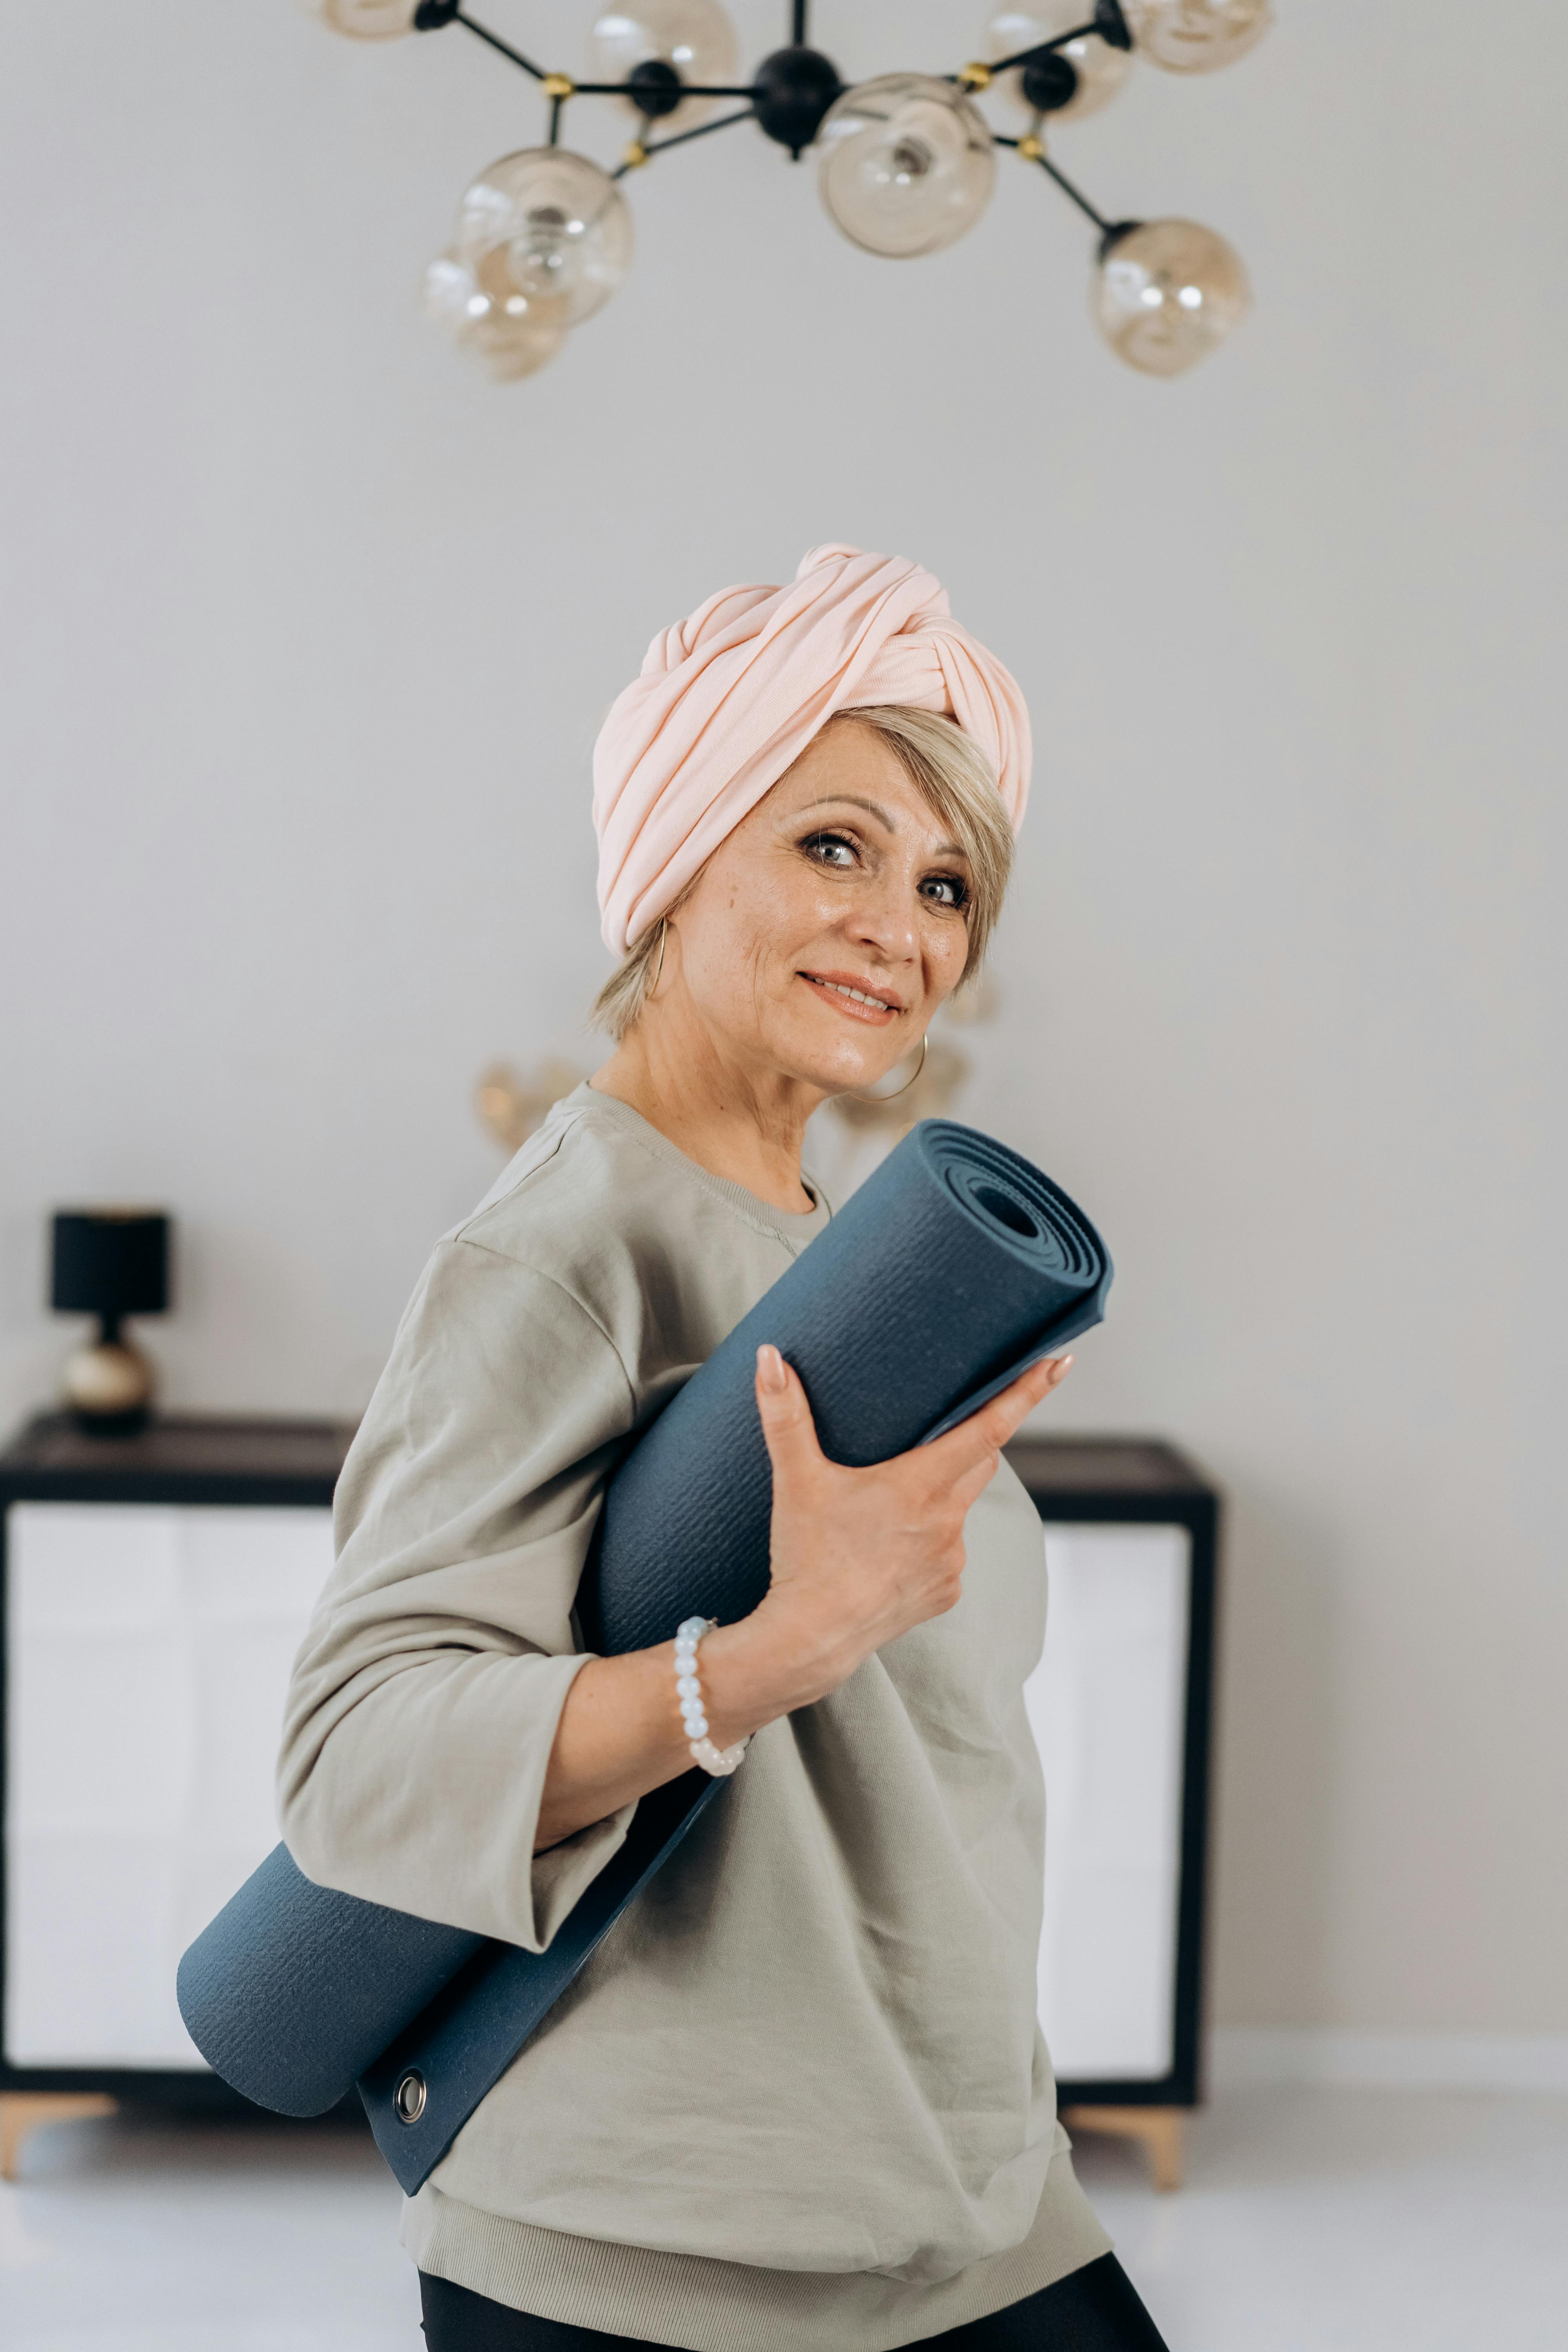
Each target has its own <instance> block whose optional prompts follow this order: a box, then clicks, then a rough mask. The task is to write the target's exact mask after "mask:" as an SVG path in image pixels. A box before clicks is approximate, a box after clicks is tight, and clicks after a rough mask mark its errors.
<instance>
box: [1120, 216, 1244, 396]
mask: <svg viewBox="0 0 1568 2352" xmlns="http://www.w3.org/2000/svg"><path fill="white" fill-rule="evenodd" d="M1091 299H1092V305H1093V310H1094V315H1095V320H1096V322H1097V324H1098V325H1099V328H1100V332H1101V334H1102V335H1103V336H1104V337H1105V340H1106V341H1107V342H1108V343H1109V344H1110V348H1111V350H1112V351H1113V352H1115V353H1116V355H1117V357H1118V359H1123V360H1125V361H1126V362H1127V364H1128V366H1129V367H1135V368H1138V369H1140V370H1141V371H1142V373H1143V374H1144V375H1181V374H1182V373H1184V371H1185V370H1186V369H1187V368H1190V367H1192V366H1194V364H1195V363H1196V362H1197V361H1199V360H1201V359H1202V358H1203V357H1204V355H1205V352H1212V351H1213V350H1214V348H1215V344H1216V343H1221V342H1223V341H1225V338H1226V335H1228V334H1229V332H1230V331H1231V329H1232V328H1233V327H1234V326H1235V325H1236V324H1237V321H1238V320H1240V319H1242V318H1243V317H1244V316H1245V315H1246V312H1247V306H1248V304H1249V303H1250V301H1251V299H1252V297H1251V291H1250V289H1249V288H1248V286H1247V272H1246V270H1245V269H1244V268H1242V266H1241V260H1240V257H1239V256H1238V255H1237V253H1236V251H1235V250H1234V248H1233V247H1230V246H1228V245H1226V241H1225V239H1224V237H1223V236H1215V233H1214V231H1213V229H1212V228H1201V227H1200V226H1198V223H1197V222H1196V221H1186V220H1161V221H1145V222H1144V223H1143V224H1142V226H1141V227H1139V228H1134V229H1129V230H1128V231H1127V233H1126V235H1125V236H1119V237H1118V238H1117V239H1116V241H1115V243H1114V244H1113V245H1112V246H1111V247H1110V251H1109V252H1108V253H1107V254H1106V256H1105V257H1104V259H1103V260H1102V261H1101V263H1100V272H1099V275H1098V277H1097V278H1096V279H1095V282H1094V290H1093V295H1092V298H1091Z"/></svg>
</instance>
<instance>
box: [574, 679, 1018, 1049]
mask: <svg viewBox="0 0 1568 2352" xmlns="http://www.w3.org/2000/svg"><path fill="white" fill-rule="evenodd" d="M846 719H855V720H858V722H859V723H860V724H861V725H862V726H865V727H874V728H875V729H876V730H877V731H878V733H879V735H881V736H882V737H883V738H884V739H885V740H886V741H887V743H888V745H889V748H890V750H891V751H894V752H895V753H896V755H897V756H898V758H899V760H900V761H901V762H902V764H903V767H904V769H905V771H906V772H907V773H908V775H909V777H910V782H912V783H913V784H914V786H915V789H916V790H917V791H918V792H919V793H920V794H921V798H922V799H923V800H924V801H925V802H926V803H928V805H929V806H930V807H931V808H932V809H934V811H935V812H936V814H937V815H938V816H939V817H941V819H942V823H943V824H945V825H947V826H949V827H950V828H951V830H952V837H953V839H954V840H955V841H956V842H957V844H958V845H959V847H960V848H961V849H962V850H963V854H964V856H965V857H966V858H967V859H968V861H969V873H970V879H971V883H972V885H973V892H972V896H971V898H970V901H969V905H968V907H967V908H966V909H965V920H966V923H967V925H968V930H969V954H968V957H967V959H966V961H965V962H964V966H963V978H962V979H961V981H960V982H959V985H960V987H962V986H963V982H964V981H967V980H972V979H973V977H974V974H975V973H976V972H977V971H979V969H980V966H981V964H982V962H983V961H984V956H985V950H986V947H987V945H988V944H989V941H990V938H991V934H992V931H993V930H994V928H995V924H996V919H997V917H998V915H1000V913H1001V911H1002V901H1003V899H1004V898H1005V896H1006V891H1007V880H1008V877H1009V875H1010V874H1011V872H1012V870H1013V828H1012V826H1011V825H1010V824H1008V822H1007V814H1006V811H1005V809H1004V807H1003V805H1002V795H1001V793H999V792H998V790H997V788H996V775H995V771H994V769H993V767H992V765H991V762H990V761H989V760H988V759H987V758H986V757H985V754H984V751H981V750H980V748H979V746H978V744H976V743H974V742H973V741H972V740H971V739H970V738H969V737H968V736H967V735H966V734H965V733H964V731H963V728H962V727H960V726H958V725H957V724H956V723H955V722H954V721H953V720H952V719H944V718H942V716H941V715H940V714H939V713H938V712H936V711H934V710H916V709H912V708H911V707H910V706H909V705H908V704H905V703H900V702H884V703H873V704H870V705H868V707H867V709H864V710H841V711H838V712H837V713H836V715H835V716H834V717H833V718H832V719H829V720H828V722H827V724H828V726H829V727H836V726H838V725H840V724H842V722H843V721H844V720H846ZM824 732H826V730H824ZM781 781H782V780H781ZM700 879H701V875H700V872H699V873H697V874H694V875H693V876H692V877H691V879H690V881H689V883H688V884H687V886H686V887H685V889H684V890H682V892H681V893H680V896H679V898H676V899H674V900H673V901H672V902H671V904H670V905H669V906H668V907H667V908H665V910H664V913H663V914H662V915H661V916H660V917H659V919H658V921H657V922H653V923H650V924H649V925H648V927H647V930H646V931H644V933H643V935H642V937H641V938H640V939H639V940H636V941H635V942H634V943H633V945H632V946H631V947H629V948H628V949H627V950H626V954H625V955H624V956H623V957H622V959H621V961H620V963H619V965H618V966H617V967H616V970H615V971H613V972H612V973H611V974H610V977H609V979H608V980H607V981H606V982H605V985H604V986H603V988H602V989H601V990H600V991H599V993H598V995H597V996H596V997H595V1001H594V1009H593V1012H592V1013H591V1014H590V1015H589V1021H590V1024H591V1026H592V1027H594V1028H595V1029H605V1030H607V1031H608V1032H609V1034H610V1035H611V1036H612V1037H613V1038H614V1039H615V1041H616V1045H619V1044H620V1042H621V1039H622V1038H623V1037H624V1036H625V1035H626V1032H627V1030H628V1029H630V1028H632V1027H633V1026H634V1025H635V1024H636V1023H637V1020H638V1019H639V1018H640V1016H641V1013H642V1010H643V1007H644V1005H645V1004H646V1003H647V1000H648V997H649V995H650V994H651V993H652V990H653V984H654V982H655V980H656V978H657V977H658V969H659V964H660V961H661V960H662V959H661V950H662V944H663V940H664V926H665V924H666V923H667V922H668V920H669V919H670V917H671V916H672V915H676V914H679V911H680V909H681V908H682V907H683V906H684V905H685V904H686V901H687V899H688V898H689V897H690V895H691V893H692V891H693V890H694V889H695V888H696V887H697V884H698V882H699V881H700Z"/></svg>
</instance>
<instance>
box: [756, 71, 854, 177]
mask: <svg viewBox="0 0 1568 2352" xmlns="http://www.w3.org/2000/svg"><path fill="white" fill-rule="evenodd" d="M843 89H844V84H843V83H842V82H841V81H840V80H839V79H838V68H837V66H836V65H835V64H834V62H833V60H832V58H825V57H824V56H823V54H822V52H821V50H820V49H808V48H805V47H801V46H799V45H798V44H797V45H795V47H791V48H787V49H775V50H774V51H773V55H772V57H771V58H763V62H762V64H761V65H760V66H759V67H758V68H757V71H756V77H755V79H754V81H753V83H752V102H753V105H754V106H755V109H756V116H757V125H758V128H759V129H760V130H763V131H766V132H767V134H768V137H769V138H770V139H776V140H777V141H778V143H779V145H780V146H781V147H787V148H788V149H789V152H790V153H791V154H792V155H793V156H794V157H795V162H796V163H799V161H800V159H801V156H802V155H803V154H804V153H805V150H806V149H807V148H808V147H809V146H810V144H811V142H812V141H813V140H814V139H815V138H816V134H817V132H818V131H820V130H821V128H822V118H823V116H824V115H825V114H826V112H827V110H828V108H829V107H830V106H831V105H832V104H833V101H834V100H835V99H836V98H837V97H838V96H839V95H840V93H841V92H842V90H843Z"/></svg>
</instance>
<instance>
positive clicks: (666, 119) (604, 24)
mask: <svg viewBox="0 0 1568 2352" xmlns="http://www.w3.org/2000/svg"><path fill="white" fill-rule="evenodd" d="M588 55H589V58H590V59H591V61H592V64H593V68H594V70H593V74H592V76H591V79H593V80H595V81H625V80H626V77H627V75H628V74H629V73H630V72H631V70H632V68H633V67H634V66H640V65H646V64H647V63H649V62H650V61H657V62H658V64H660V65H667V66H673V67H674V68H675V70H676V72H677V73H678V74H679V76H680V79H681V80H682V81H716V82H728V83H732V82H733V81H734V80H735V78H736V76H737V75H738V73H739V72H740V60H741V52H740V47H739V44H738V43H737V41H736V38H735V27H734V26H733V25H732V24H731V22H730V17H729V14H728V12H727V11H726V10H725V9H723V8H721V6H720V5H719V0H627V5H626V7H624V8H606V9H605V10H604V12H603V14H602V15H600V16H598V17H597V18H596V19H595V24H594V29H593V31H592V32H591V33H590V34H589V36H588ZM621 103H622V104H623V105H624V106H625V107H626V108H627V109H628V110H629V111H630V112H631V113H633V114H637V113H640V111H641V110H640V109H639V107H638V106H637V101H636V100H635V99H629V98H628V99H623V100H622V101H621ZM715 103H716V101H715V100H713V99H710V98H683V99H682V100H681V101H680V103H679V106H677V107H675V108H673V109H672V110H671V111H670V112H669V113H668V114H664V115H660V116H659V118H658V121H659V128H660V131H661V132H662V131H667V130H668V129H669V128H671V127H674V128H676V129H678V130H681V131H689V129H690V128H691V126H692V124H693V123H696V122H700V121H701V120H702V118H703V116H704V115H706V114H711V112H712V111H713V108H714V105H715Z"/></svg>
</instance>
